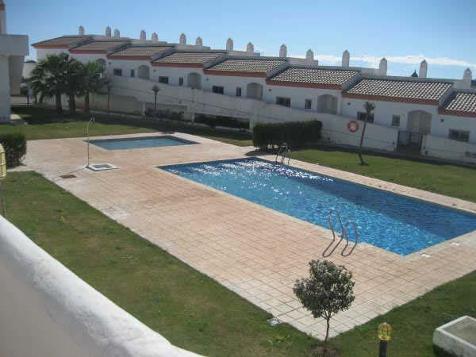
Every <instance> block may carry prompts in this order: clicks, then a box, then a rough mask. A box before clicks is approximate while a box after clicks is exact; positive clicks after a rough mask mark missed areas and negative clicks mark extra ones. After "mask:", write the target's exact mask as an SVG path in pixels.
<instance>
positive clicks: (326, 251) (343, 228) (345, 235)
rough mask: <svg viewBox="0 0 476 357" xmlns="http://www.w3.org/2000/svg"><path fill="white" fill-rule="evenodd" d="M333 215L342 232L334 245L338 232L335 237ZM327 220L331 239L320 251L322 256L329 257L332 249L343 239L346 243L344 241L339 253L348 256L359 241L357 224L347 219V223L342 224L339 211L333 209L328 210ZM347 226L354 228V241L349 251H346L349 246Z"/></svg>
mask: <svg viewBox="0 0 476 357" xmlns="http://www.w3.org/2000/svg"><path fill="white" fill-rule="evenodd" d="M334 216H335V217H337V219H338V222H339V224H340V228H341V232H342V233H341V235H340V239H339V241H338V242H337V244H336V245H334V243H335V242H336V240H337V237H339V234H338V233H337V237H336V231H335V227H334V222H333V220H332V218H333V217H334ZM328 222H329V229H330V230H331V232H332V241H331V242H330V243H329V245H328V246H327V247H326V249H324V251H323V252H322V256H323V257H324V258H327V257H330V256H331V255H332V254H333V253H334V251H335V250H336V249H337V247H338V246H339V245H340V244H341V242H342V241H343V240H344V239H345V241H346V243H345V246H344V248H343V249H342V251H341V255H342V256H343V257H348V256H349V255H351V254H352V253H353V251H354V249H355V247H356V246H357V244H358V241H359V233H358V231H357V225H356V224H355V223H354V222H351V221H348V222H347V224H346V225H344V224H343V222H342V218H341V216H340V214H339V212H337V211H336V210H334V209H332V210H330V211H329V216H328ZM349 226H352V227H353V229H354V235H355V243H354V244H353V245H352V248H351V249H350V250H349V251H347V247H348V246H349V229H348V227H349ZM332 246H334V247H333V248H332V249H331V247H332Z"/></svg>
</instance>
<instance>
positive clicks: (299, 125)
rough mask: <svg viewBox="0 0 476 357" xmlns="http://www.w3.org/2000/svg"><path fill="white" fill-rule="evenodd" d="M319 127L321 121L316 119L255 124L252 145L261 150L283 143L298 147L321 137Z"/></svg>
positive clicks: (314, 141)
mask: <svg viewBox="0 0 476 357" xmlns="http://www.w3.org/2000/svg"><path fill="white" fill-rule="evenodd" d="M321 128H322V123H321V122H320V121H317V120H313V121H301V122H285V123H277V124H256V126H255V127H254V128H253V145H254V146H255V147H259V148H260V149H263V150H265V149H267V148H268V147H270V146H271V147H273V146H275V145H277V146H279V145H281V144H283V143H287V144H288V146H289V147H291V148H298V147H301V146H304V145H307V144H313V143H316V142H317V141H318V140H319V139H320V137H321Z"/></svg>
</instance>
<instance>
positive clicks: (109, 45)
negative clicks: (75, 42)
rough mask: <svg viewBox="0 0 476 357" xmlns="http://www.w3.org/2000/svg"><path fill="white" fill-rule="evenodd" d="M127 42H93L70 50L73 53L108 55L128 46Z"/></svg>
mask: <svg viewBox="0 0 476 357" xmlns="http://www.w3.org/2000/svg"><path fill="white" fill-rule="evenodd" d="M127 43H128V42H127V41H112V40H111V41H93V42H90V43H87V44H85V45H82V46H79V47H76V48H73V49H71V50H70V52H71V53H81V52H85V53H89V52H98V53H107V52H110V51H113V50H115V49H117V48H119V47H121V46H124V45H126V44H127Z"/></svg>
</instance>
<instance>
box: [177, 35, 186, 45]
mask: <svg viewBox="0 0 476 357" xmlns="http://www.w3.org/2000/svg"><path fill="white" fill-rule="evenodd" d="M179 43H180V44H181V45H186V44H187V36H185V34H184V33H183V34H181V35H180V39H179Z"/></svg>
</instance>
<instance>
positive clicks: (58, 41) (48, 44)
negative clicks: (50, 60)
mask: <svg viewBox="0 0 476 357" xmlns="http://www.w3.org/2000/svg"><path fill="white" fill-rule="evenodd" d="M88 39H92V36H61V37H57V38H52V39H51V40H45V41H41V42H37V43H34V44H33V45H32V46H33V47H38V48H71V47H75V46H77V45H78V44H80V43H81V42H83V41H86V40H88Z"/></svg>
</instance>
